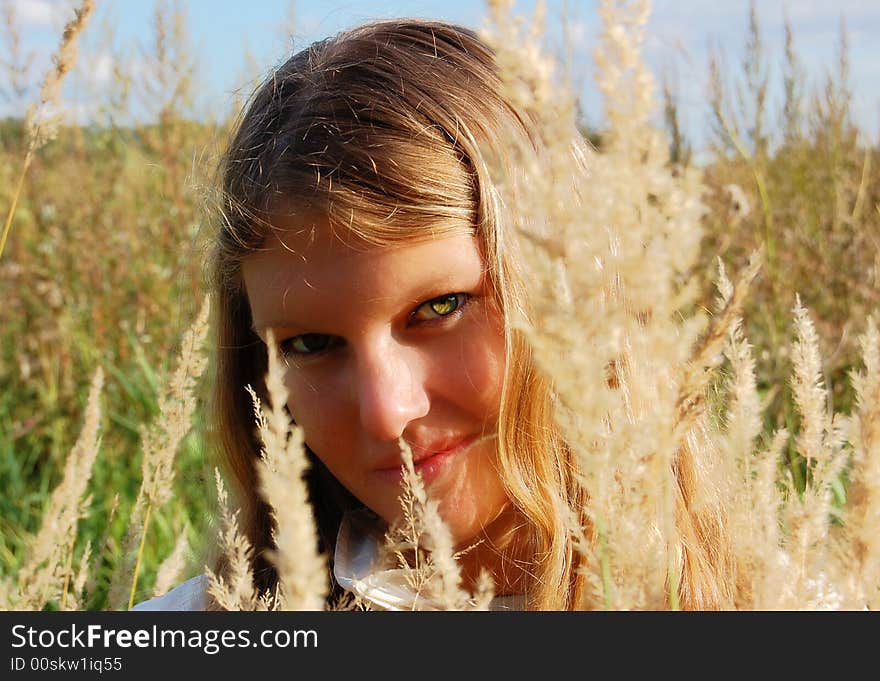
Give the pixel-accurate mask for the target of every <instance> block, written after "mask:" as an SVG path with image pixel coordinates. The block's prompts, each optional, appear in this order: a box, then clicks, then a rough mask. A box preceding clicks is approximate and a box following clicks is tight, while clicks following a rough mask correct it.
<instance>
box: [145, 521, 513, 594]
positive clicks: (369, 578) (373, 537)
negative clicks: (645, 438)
mask: <svg viewBox="0 0 880 681" xmlns="http://www.w3.org/2000/svg"><path fill="white" fill-rule="evenodd" d="M373 518H375V516H372V514H370V513H369V512H362V511H354V512H349V513H346V514H345V515H344V516H343V518H342V523H341V524H340V527H339V533H338V534H337V536H336V551H335V553H334V558H333V576H334V577H335V579H336V581H337V582H338V583H339V585H340V586H341V587H342V588H343V589H345V590H346V591H349V592H351V593H353V594H355V595H357V596H360V597H361V598H362V599H364V600H365V601H368V602H369V603H370V604H371V605H372V606H374V607H376V608H378V609H380V610H413V609H420V610H421V609H433V608H431V607H430V604H426V603H425V602H424V599H422V601H421V602H419V603H416V594H415V592H414V591H413V590H412V588H411V587H410V586H409V584H408V583H407V581H406V571H405V570H403V569H401V568H399V567H397V566H395V565H390V564H382V563H381V561H380V552H379V547H380V546H381V542H382V541H383V540H384V535H383V534H382V533H381V532H380V531H379V529H378V527H377V526H376V524H375V522H374V521H373V520H372V519H373ZM207 588H208V577H207V575H198V576H197V577H193V578H192V579H189V580H187V581H185V582H184V583H183V584H180V585H178V586H176V587H175V588H173V589H172V590H171V591H169V592H168V593H166V594H164V595H162V596H157V597H156V598H151V599H150V600H148V601H143V602H141V603H138V604H137V605H135V606H134V607H133V608H132V610H140V611H150V610H152V611H157V610H158V611H175V610H177V611H179V610H207V602H208V599H207ZM414 604H415V605H416V606H417V607H415V608H414V607H413V606H414ZM524 609H525V598H524V597H523V596H521V595H514V596H496V597H495V598H494V599H493V600H492V601H491V603H490V604H489V610H524Z"/></svg>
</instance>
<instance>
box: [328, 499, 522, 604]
mask: <svg viewBox="0 0 880 681" xmlns="http://www.w3.org/2000/svg"><path fill="white" fill-rule="evenodd" d="M383 541H384V533H383V532H382V530H381V529H380V526H379V525H378V523H377V518H376V515H375V514H373V513H372V512H370V511H368V510H366V509H362V510H355V511H347V512H346V513H345V514H344V515H343V517H342V523H341V524H340V526H339V532H338V534H337V536H336V551H335V553H334V556H333V576H334V577H335V578H336V581H337V582H338V583H339V585H340V586H341V587H342V588H343V589H345V590H346V591H349V592H351V593H353V594H355V595H356V596H359V597H360V598H362V599H364V600H366V601H369V602H370V603H371V604H373V605H375V606H378V607H379V608H380V609H382V610H433V609H435V608H433V607H431V606H430V604H428V603H426V601H425V599H424V598H422V599H421V600H419V599H418V598H417V594H416V593H415V592H414V591H413V590H412V588H411V587H410V585H409V584H408V583H407V581H406V571H405V570H404V569H402V568H400V567H397V565H396V564H393V563H390V562H388V560H386V561H385V562H384V563H383V562H382V561H381V559H380V555H379V546H380V545H381V542H383ZM489 610H525V597H524V596H521V595H512V596H496V597H495V598H494V599H492V601H491V603H490V604H489Z"/></svg>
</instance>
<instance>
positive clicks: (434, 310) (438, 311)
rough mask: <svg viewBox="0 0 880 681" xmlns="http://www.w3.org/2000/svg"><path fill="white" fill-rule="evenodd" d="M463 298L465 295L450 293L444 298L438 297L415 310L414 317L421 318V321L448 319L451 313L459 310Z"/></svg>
mask: <svg viewBox="0 0 880 681" xmlns="http://www.w3.org/2000/svg"><path fill="white" fill-rule="evenodd" d="M465 296H466V294H464V293H450V294H448V295H445V296H439V297H437V298H434V299H433V300H429V301H428V302H427V303H425V304H423V305H422V306H421V307H420V308H419V309H418V310H416V312H415V316H417V317H421V318H422V319H423V320H430V319H439V318H441V317H448V316H449V315H451V314H452V313H453V312H456V311H457V310H459V309H461V307H462V305H463V303H464V300H465Z"/></svg>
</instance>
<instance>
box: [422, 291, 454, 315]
mask: <svg viewBox="0 0 880 681" xmlns="http://www.w3.org/2000/svg"><path fill="white" fill-rule="evenodd" d="M428 305H430V306H431V309H432V310H433V311H434V312H436V313H437V314H439V315H443V316H445V315H448V314H449V313H451V312H455V310H457V309H458V296H455V295H452V296H443V297H442V298H435V299H434V300H432V301H431V302H429V303H428Z"/></svg>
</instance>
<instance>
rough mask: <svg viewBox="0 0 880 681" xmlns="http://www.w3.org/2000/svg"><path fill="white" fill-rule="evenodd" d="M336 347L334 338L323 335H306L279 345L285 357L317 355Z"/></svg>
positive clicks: (289, 339) (295, 337)
mask: <svg viewBox="0 0 880 681" xmlns="http://www.w3.org/2000/svg"><path fill="white" fill-rule="evenodd" d="M334 345H336V342H335V340H334V338H333V336H328V335H326V334H323V333H304V334H301V335H299V336H292V337H291V338H288V339H287V340H285V341H282V342H281V343H280V344H279V347H280V348H281V351H282V352H283V353H284V356H285V357H289V356H291V355H292V356H300V357H302V356H309V355H317V354H320V353H322V352H324V351H326V350H329V349H330V348H331V347H333V346H334Z"/></svg>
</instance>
